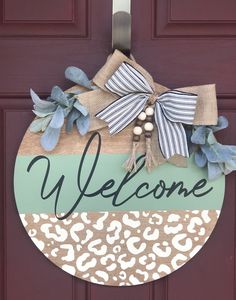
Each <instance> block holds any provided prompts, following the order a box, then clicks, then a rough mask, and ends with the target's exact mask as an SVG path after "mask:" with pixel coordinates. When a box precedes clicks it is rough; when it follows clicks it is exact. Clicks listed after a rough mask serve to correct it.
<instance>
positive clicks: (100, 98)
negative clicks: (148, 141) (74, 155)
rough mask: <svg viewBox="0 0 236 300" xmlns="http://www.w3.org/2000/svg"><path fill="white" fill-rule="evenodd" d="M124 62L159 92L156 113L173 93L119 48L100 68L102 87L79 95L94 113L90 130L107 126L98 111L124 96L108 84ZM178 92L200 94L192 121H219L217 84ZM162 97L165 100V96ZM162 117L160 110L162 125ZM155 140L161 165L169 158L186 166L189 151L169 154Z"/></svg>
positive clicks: (151, 90) (98, 77) (97, 78)
mask: <svg viewBox="0 0 236 300" xmlns="http://www.w3.org/2000/svg"><path fill="white" fill-rule="evenodd" d="M124 63H127V64H129V65H130V67H133V68H134V69H135V70H137V71H138V72H139V74H141V76H142V78H144V79H145V81H146V83H147V85H148V89H149V90H148V93H150V94H153V95H155V100H157V101H156V112H158V108H157V107H158V106H160V105H161V100H163V102H165V101H167V100H166V98H165V97H166V95H168V93H171V91H170V90H169V89H168V88H166V87H164V86H162V85H160V84H158V83H154V81H153V79H152V76H151V75H150V74H149V73H148V72H147V71H146V70H145V69H143V68H142V67H141V66H140V65H138V64H137V63H136V62H135V61H133V60H130V59H129V58H128V57H126V56H125V55H123V54H122V53H121V52H120V51H118V50H116V51H115V52H114V54H113V55H112V56H110V57H109V58H108V60H107V62H106V64H105V65H104V66H103V67H102V68H101V69H100V71H98V73H97V74H96V75H95V77H94V79H93V81H94V83H95V84H96V85H97V86H98V89H97V90H94V91H90V92H87V93H83V94H81V95H79V96H78V99H79V101H80V102H81V103H82V104H83V105H84V106H85V107H86V108H87V109H88V110H89V112H90V116H91V127H90V131H94V130H99V129H102V128H104V127H106V126H107V124H106V123H105V122H104V121H103V120H99V119H98V118H96V114H97V113H99V112H101V111H103V110H104V109H106V108H107V107H109V106H110V105H111V104H112V103H113V102H114V101H116V100H117V99H119V98H120V97H121V96H122V95H119V94H115V93H114V91H113V92H111V90H110V89H109V88H108V87H107V83H108V81H109V80H110V79H111V78H112V76H113V75H114V73H115V72H116V71H117V70H118V69H119V67H121V65H122V64H124ZM178 91H179V92H184V93H188V94H191V95H192V94H196V95H197V101H196V106H195V107H194V110H195V114H194V119H193V121H191V124H194V125H215V124H216V123H217V117H218V116H217V100H216V92H215V85H214V84H211V85H202V86H192V87H186V88H178ZM146 92H147V91H146ZM165 92H168V93H165ZM163 93H165V94H163ZM161 94H163V96H160V95H161ZM164 95H165V96H164ZM149 96H150V95H148V97H149ZM158 97H159V99H158ZM162 97H163V98H165V99H163V98H162ZM140 107H141V106H140ZM159 108H160V107H159ZM162 115H163V114H162ZM159 118H160V116H159ZM159 118H158V113H156V119H157V126H158V124H159V122H158V119H159ZM175 121H176V122H175V124H179V123H180V122H181V121H180V122H178V120H175ZM182 121H183V120H182ZM181 123H184V122H181ZM160 128H161V126H158V130H159V139H160ZM162 128H163V127H162ZM154 143H155V144H156V143H157V139H153V140H152V146H153V147H154V148H155V149H156V151H154V152H155V153H157V154H158V155H157V156H158V164H161V163H163V162H164V161H166V160H168V161H169V162H171V163H174V164H176V165H178V166H185V165H186V161H185V159H183V156H185V154H186V151H185V154H184V152H183V151H182V152H181V153H177V152H176V151H175V152H174V153H169V154H168V153H167V152H168V151H169V150H167V152H165V151H163V149H164V147H162V151H160V149H158V147H157V146H156V145H154ZM162 153H163V154H164V155H165V157H163V155H162ZM175 153H177V155H174V154H175ZM179 154H180V155H179ZM173 155H174V156H173ZM168 158H169V159H168Z"/></svg>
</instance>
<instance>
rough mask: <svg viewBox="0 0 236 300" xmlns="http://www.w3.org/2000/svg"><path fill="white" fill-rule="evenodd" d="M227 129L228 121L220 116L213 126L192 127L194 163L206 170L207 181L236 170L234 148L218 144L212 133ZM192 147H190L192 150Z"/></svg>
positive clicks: (235, 147) (235, 150) (235, 149)
mask: <svg viewBox="0 0 236 300" xmlns="http://www.w3.org/2000/svg"><path fill="white" fill-rule="evenodd" d="M227 127H228V120H227V119H226V118H225V117H223V116H220V117H219V118H218V123H217V125H215V126H194V127H193V133H192V136H191V143H192V144H193V145H194V146H195V147H194V158H195V163H196V165H197V166H198V167H200V168H204V167H207V169H208V179H209V180H215V179H217V178H219V177H220V176H221V175H222V174H225V175H228V174H229V173H231V172H232V171H235V170H236V146H228V145H222V144H220V143H218V141H217V139H216V137H215V135H214V133H215V132H217V131H219V130H222V129H225V128H227ZM193 145H190V147H191V149H193Z"/></svg>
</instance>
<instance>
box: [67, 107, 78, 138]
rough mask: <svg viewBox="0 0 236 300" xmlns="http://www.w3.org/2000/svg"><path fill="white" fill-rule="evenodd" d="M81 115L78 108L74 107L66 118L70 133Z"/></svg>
mask: <svg viewBox="0 0 236 300" xmlns="http://www.w3.org/2000/svg"><path fill="white" fill-rule="evenodd" d="M80 116H81V113H80V112H79V111H78V110H77V109H73V110H72V111H71V112H70V113H69V115H68V117H67V119H66V132H67V133H70V132H71V131H72V129H73V125H74V122H75V121H76V120H77V119H78V118H79V117H80Z"/></svg>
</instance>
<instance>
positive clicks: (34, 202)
mask: <svg viewBox="0 0 236 300" xmlns="http://www.w3.org/2000/svg"><path fill="white" fill-rule="evenodd" d="M34 157H35V156H18V157H17V159H16V164H15V175H14V188H15V198H16V204H17V207H18V210H19V212H20V213H53V212H54V202H55V196H52V197H51V198H49V199H47V200H42V199H41V197H40V189H41V186H42V182H43V178H44V175H45V170H46V162H45V161H40V162H37V163H36V164H35V165H34V166H33V167H32V169H31V171H30V173H28V172H27V167H28V165H29V163H30V162H31V160H32V159H33V158H34ZM48 158H49V159H50V161H51V171H50V176H49V180H48V182H47V186H46V192H47V193H48V192H50V191H51V189H52V188H53V187H54V185H55V184H56V183H57V181H58V180H59V178H60V177H61V175H62V174H64V175H65V180H64V183H63V187H62V190H61V194H60V198H59V202H58V203H59V205H58V213H61V212H67V211H69V210H70V208H71V207H72V206H73V204H74V203H75V202H76V199H77V198H78V196H79V195H80V192H79V190H78V187H77V172H78V166H79V163H80V160H81V155H48ZM126 159H127V155H125V154H100V157H99V162H98V165H97V167H96V170H95V173H94V176H93V178H92V180H91V183H90V184H89V187H88V189H87V192H89V193H91V192H95V191H96V190H98V189H99V188H101V186H102V185H103V184H104V183H105V182H106V181H107V180H109V179H114V180H115V185H114V187H113V188H112V189H111V191H110V192H112V191H114V190H117V188H118V187H119V185H120V182H121V181H122V179H123V178H124V176H125V174H126V172H125V171H124V169H123V167H122V165H123V163H124V161H125V160H126ZM93 160H94V155H92V154H87V156H86V160H85V164H84V167H83V173H82V177H83V178H82V180H81V181H82V183H83V184H84V183H85V180H86V178H87V176H88V172H89V170H90V169H91V164H92V162H93ZM204 178H205V179H206V178H207V174H206V170H205V169H200V168H198V167H197V166H195V164H194V163H193V159H192V158H191V159H189V161H188V168H179V167H175V166H173V165H171V164H168V163H166V164H164V165H162V166H160V167H158V168H156V169H155V170H154V171H153V172H152V173H150V174H149V173H147V172H146V170H145V169H143V170H141V171H140V172H139V174H137V175H136V176H135V178H133V179H132V180H131V181H130V182H128V183H127V184H126V185H125V186H123V188H122V190H121V192H120V194H119V197H118V202H121V201H123V200H124V199H126V198H127V196H128V195H131V194H132V193H133V192H134V191H135V190H136V189H137V188H138V186H140V184H142V183H144V182H147V183H149V187H150V189H149V190H151V189H153V188H154V187H155V186H156V185H157V184H158V183H159V181H160V180H163V181H164V182H165V183H166V187H170V186H171V184H172V183H173V181H176V182H177V181H183V182H184V186H185V187H186V188H187V189H189V190H191V189H192V187H193V186H194V185H195V184H196V182H197V181H199V180H200V179H204ZM210 187H213V190H212V191H211V192H210V193H209V194H207V195H206V196H203V197H201V198H197V197H195V196H194V195H192V194H191V195H190V196H188V197H186V198H185V197H183V196H182V195H178V193H177V191H176V192H174V193H173V194H172V195H171V196H170V197H169V198H167V197H166V193H165V195H163V197H162V198H161V199H155V198H154V196H153V194H152V195H149V196H147V197H145V198H143V199H139V198H137V197H133V198H131V199H130V200H129V201H128V202H126V203H125V204H123V205H122V206H118V207H114V206H113V205H112V197H109V198H103V197H102V196H101V195H98V196H95V197H92V198H88V197H84V198H83V199H82V200H81V202H80V203H79V205H78V206H77V208H76V210H75V211H76V212H89V211H90V212H91V211H143V210H198V209H199V210H202V209H207V210H208V209H217V210H219V209H221V207H222V203H223V198H224V190H225V177H224V176H222V177H221V178H219V179H218V180H216V181H213V182H208V183H207V185H206V187H204V188H203V191H206V190H208V189H209V188H210ZM158 191H159V190H158ZM108 192H109V191H106V194H107V193H108ZM144 192H147V190H145V189H142V193H144ZM198 192H200V191H198Z"/></svg>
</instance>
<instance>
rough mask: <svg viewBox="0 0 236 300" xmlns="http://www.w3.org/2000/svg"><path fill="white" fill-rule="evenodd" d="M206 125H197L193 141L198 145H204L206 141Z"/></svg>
mask: <svg viewBox="0 0 236 300" xmlns="http://www.w3.org/2000/svg"><path fill="white" fill-rule="evenodd" d="M206 133H207V129H206V126H199V127H196V130H195V131H194V132H193V134H192V137H191V142H192V143H193V144H196V145H204V144H205V143H206Z"/></svg>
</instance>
